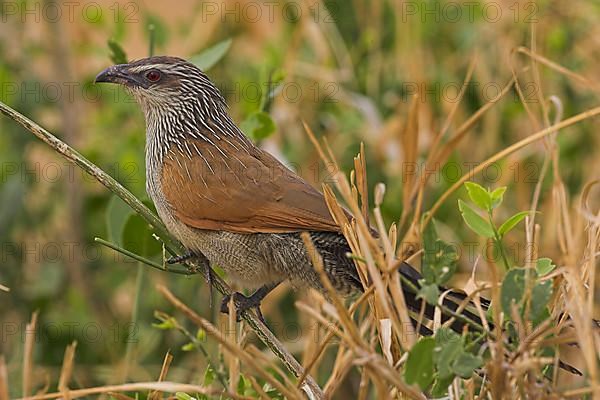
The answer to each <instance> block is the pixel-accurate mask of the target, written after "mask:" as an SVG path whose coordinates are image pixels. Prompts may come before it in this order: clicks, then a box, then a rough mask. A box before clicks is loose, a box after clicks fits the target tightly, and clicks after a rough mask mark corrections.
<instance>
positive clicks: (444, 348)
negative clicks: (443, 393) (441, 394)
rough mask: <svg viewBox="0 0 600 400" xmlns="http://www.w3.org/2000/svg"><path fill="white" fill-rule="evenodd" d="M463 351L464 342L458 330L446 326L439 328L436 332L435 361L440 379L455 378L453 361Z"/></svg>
mask: <svg viewBox="0 0 600 400" xmlns="http://www.w3.org/2000/svg"><path fill="white" fill-rule="evenodd" d="M462 351H463V342H462V340H461V338H460V336H459V335H458V334H457V333H456V332H454V331H453V330H452V329H450V328H446V327H442V328H440V329H438V330H437V332H436V333H435V349H434V350H433V361H434V362H435V365H436V367H437V370H438V376H439V378H440V379H443V380H446V379H448V378H454V372H453V371H452V363H453V362H454V360H455V359H456V358H457V357H458V355H459V354H460V353H461V352H462Z"/></svg>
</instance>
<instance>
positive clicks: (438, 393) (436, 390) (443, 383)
mask: <svg viewBox="0 0 600 400" xmlns="http://www.w3.org/2000/svg"><path fill="white" fill-rule="evenodd" d="M455 377H456V376H455V375H454V374H452V375H451V376H450V377H448V378H442V377H439V376H438V377H437V378H436V379H435V382H434V383H433V387H432V388H431V396H432V397H433V398H436V399H439V398H441V397H446V396H448V387H449V386H450V385H452V381H453V380H454V378H455Z"/></svg>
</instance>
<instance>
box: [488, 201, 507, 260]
mask: <svg viewBox="0 0 600 400" xmlns="http://www.w3.org/2000/svg"><path fill="white" fill-rule="evenodd" d="M488 218H489V221H490V226H491V227H492V230H493V231H494V242H495V243H496V246H498V249H500V256H501V257H502V262H503V263H504V272H506V271H508V270H510V264H509V263H508V258H507V257H506V253H505V252H504V246H503V245H502V236H500V233H499V232H498V229H496V225H494V221H493V220H492V212H491V211H488Z"/></svg>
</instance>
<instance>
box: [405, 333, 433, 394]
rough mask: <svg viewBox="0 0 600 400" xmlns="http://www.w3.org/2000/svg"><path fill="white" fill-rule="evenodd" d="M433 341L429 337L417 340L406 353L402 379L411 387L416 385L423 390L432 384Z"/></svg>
mask: <svg viewBox="0 0 600 400" xmlns="http://www.w3.org/2000/svg"><path fill="white" fill-rule="evenodd" d="M434 348H435V340H434V339H433V338H431V337H427V338H422V339H421V340H419V341H418V342H417V343H416V344H415V345H414V346H413V347H412V349H410V352H409V353H408V359H407V360H406V366H405V368H404V379H405V380H406V383H408V384H409V385H412V384H414V383H416V384H417V385H419V387H420V388H421V389H422V390H424V389H425V388H427V387H428V386H429V385H430V384H431V382H433V373H434V368H433V349H434Z"/></svg>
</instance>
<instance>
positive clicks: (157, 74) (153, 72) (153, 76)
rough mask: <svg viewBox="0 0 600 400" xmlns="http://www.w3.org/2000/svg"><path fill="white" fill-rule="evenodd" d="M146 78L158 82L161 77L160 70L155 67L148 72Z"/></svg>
mask: <svg viewBox="0 0 600 400" xmlns="http://www.w3.org/2000/svg"><path fill="white" fill-rule="evenodd" d="M146 79H148V80H149V81H150V82H158V80H159V79H160V72H158V71H157V70H155V69H153V70H151V71H148V72H146Z"/></svg>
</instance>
